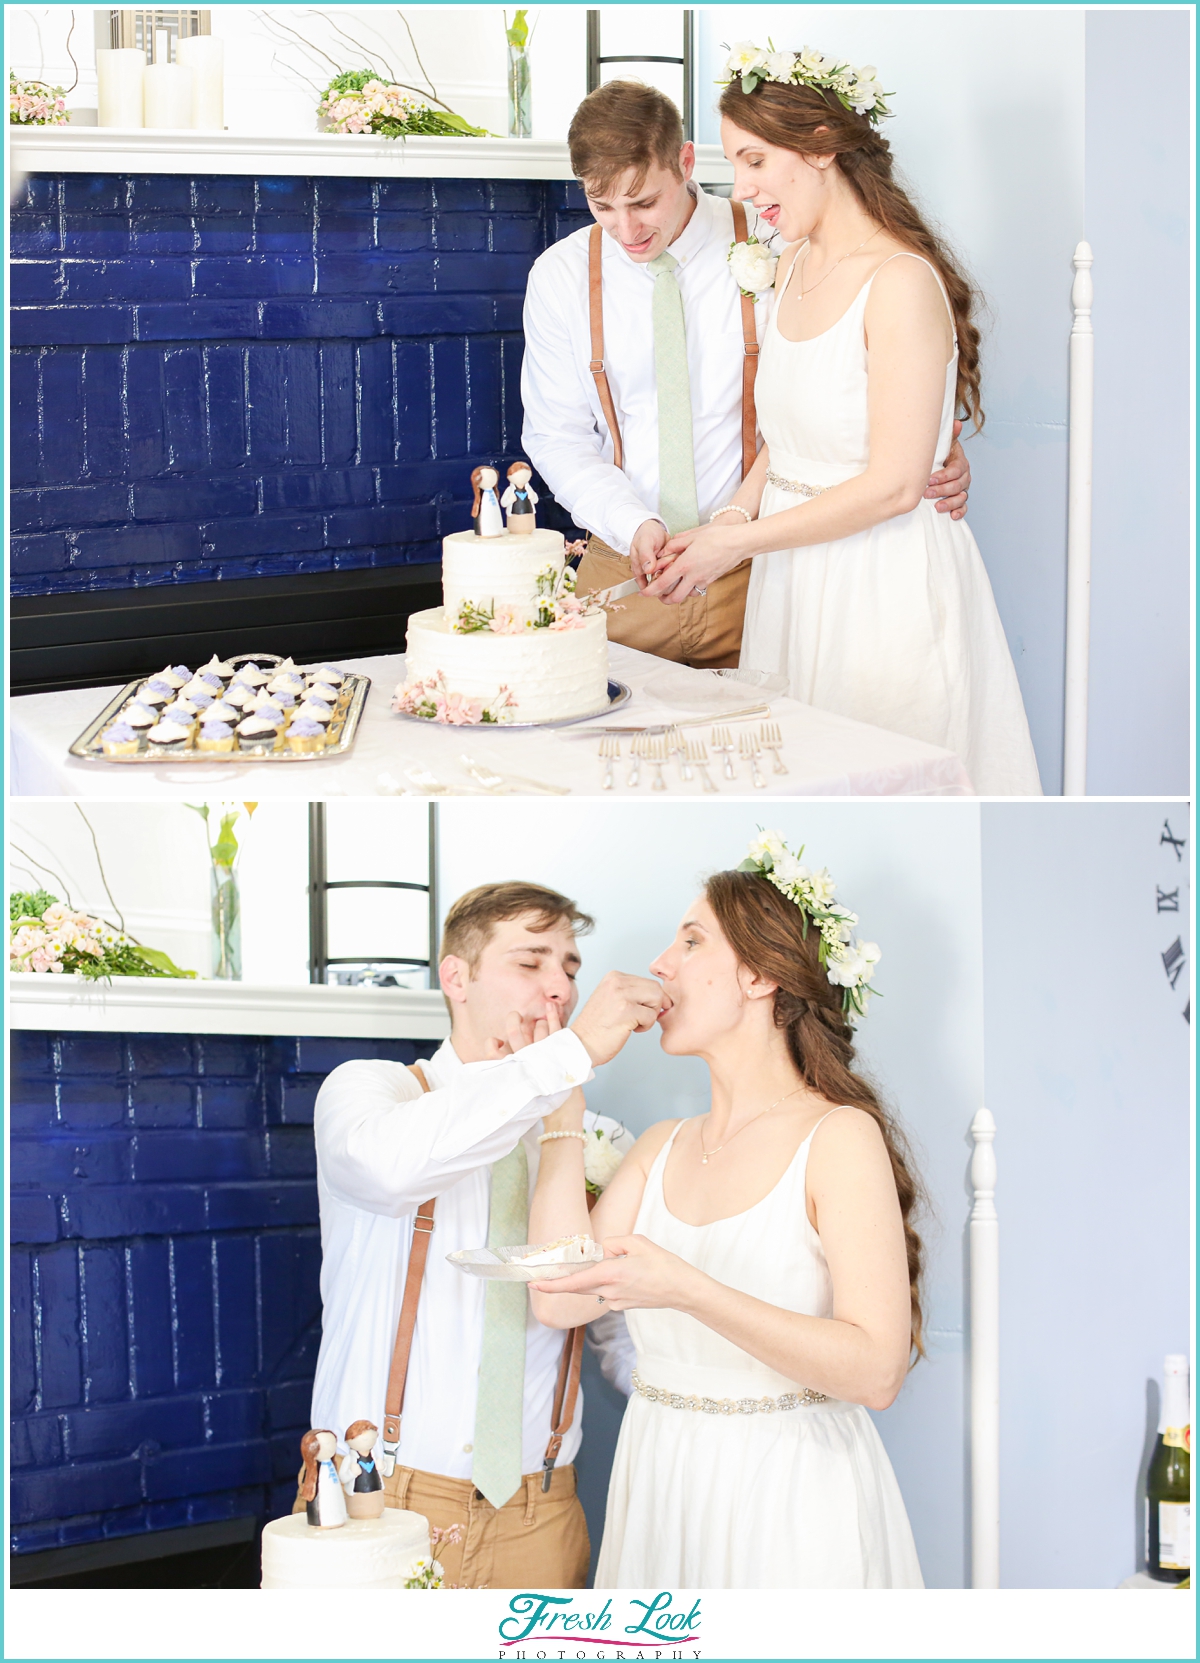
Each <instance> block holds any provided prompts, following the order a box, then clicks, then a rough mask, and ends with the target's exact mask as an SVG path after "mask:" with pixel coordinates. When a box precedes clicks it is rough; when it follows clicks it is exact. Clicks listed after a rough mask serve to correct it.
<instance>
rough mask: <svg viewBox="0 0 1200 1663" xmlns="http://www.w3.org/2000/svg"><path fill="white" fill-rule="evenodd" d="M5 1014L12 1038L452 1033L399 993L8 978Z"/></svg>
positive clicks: (441, 1018) (436, 1009)
mask: <svg viewBox="0 0 1200 1663" xmlns="http://www.w3.org/2000/svg"><path fill="white" fill-rule="evenodd" d="M8 1010H9V1017H8V1020H9V1025H10V1026H11V1027H13V1028H39V1029H43V1030H44V1029H51V1030H61V1031H63V1032H70V1033H78V1032H82V1033H139V1034H268V1035H271V1034H274V1035H279V1036H282V1037H288V1038H291V1037H299V1038H306V1039H307V1038H312V1039H437V1040H442V1039H445V1037H446V1035H447V1034H448V1033H449V1032H450V1019H449V1017H448V1016H447V1014H446V1006H445V1004H444V1002H443V1000H442V996H441V994H440V993H436V992H424V991H420V990H413V989H409V988H394V987H320V986H315V985H312V986H309V985H301V986H295V987H258V986H254V985H253V984H251V983H248V982H190V981H174V980H164V979H160V978H158V977H154V976H148V977H141V976H118V977H116V978H115V979H114V980H113V981H112V982H88V981H85V980H84V979H83V978H82V977H78V976H37V975H17V976H12V975H10V977H9V980H8Z"/></svg>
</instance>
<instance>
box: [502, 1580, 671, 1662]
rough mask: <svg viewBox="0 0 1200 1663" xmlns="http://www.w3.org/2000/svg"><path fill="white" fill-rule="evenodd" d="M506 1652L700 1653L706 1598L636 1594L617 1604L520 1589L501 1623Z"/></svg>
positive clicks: (524, 1655)
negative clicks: (702, 1601) (680, 1600)
mask: <svg viewBox="0 0 1200 1663" xmlns="http://www.w3.org/2000/svg"><path fill="white" fill-rule="evenodd" d="M499 1631H500V1651H499V1656H500V1657H501V1658H521V1659H528V1660H529V1663H533V1660H534V1659H542V1658H555V1659H562V1658H577V1657H604V1658H614V1659H628V1660H629V1663H636V1660H637V1659H639V1658H644V1659H647V1660H652V1659H663V1660H664V1663H684V1660H686V1663H692V1660H693V1659H695V1658H699V1657H700V1656H701V1655H702V1653H701V1650H700V1601H699V1600H698V1599H692V1600H691V1602H690V1604H689V1603H687V1602H686V1601H685V1602H684V1603H682V1604H676V1602H675V1600H674V1598H673V1597H672V1595H671V1594H669V1593H667V1592H666V1590H665V1589H664V1590H663V1592H662V1593H658V1594H653V1595H649V1596H647V1597H646V1598H644V1599H635V1598H630V1599H629V1600H627V1601H626V1602H624V1605H623V1606H618V1607H616V1608H615V1609H614V1606H613V1602H612V1599H611V1598H609V1599H606V1600H605V1601H604V1603H603V1604H602V1605H597V1604H596V1603H595V1601H594V1599H593V1600H592V1601H583V1600H580V1599H575V1598H573V1597H572V1596H571V1595H569V1594H528V1593H525V1594H514V1595H513V1597H512V1599H511V1600H509V1602H508V1615H507V1616H506V1617H502V1618H501V1620H500V1624H499Z"/></svg>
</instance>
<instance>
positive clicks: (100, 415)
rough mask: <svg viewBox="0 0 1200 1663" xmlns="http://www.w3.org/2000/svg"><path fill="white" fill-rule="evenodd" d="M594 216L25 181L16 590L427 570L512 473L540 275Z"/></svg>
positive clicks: (338, 184) (511, 197)
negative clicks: (481, 481)
mask: <svg viewBox="0 0 1200 1663" xmlns="http://www.w3.org/2000/svg"><path fill="white" fill-rule="evenodd" d="M588 218H589V216H588V215H587V212H586V209H585V208H584V204H583V199H582V194H581V192H580V190H579V187H578V186H577V185H575V184H565V183H564V184H555V183H542V182H536V183H523V182H520V181H505V180H501V181H495V182H488V181H484V180H441V179H438V180H421V179H399V180H398V179H387V180H369V179H299V178H284V179H251V178H234V177H230V178H188V177H181V176H175V175H158V176H154V177H151V178H140V177H131V176H125V175H121V176H108V175H105V176H99V177H90V176H86V175H82V174H65V175H49V174H35V175H32V176H30V177H29V178H28V179H27V180H26V181H25V183H24V185H23V186H22V188H21V192H20V195H19V196H18V198H17V199H16V201H15V202H14V204H13V212H12V221H11V233H12V240H11V264H10V267H9V270H10V281H11V297H12V307H13V310H12V332H11V340H12V348H13V358H12V381H11V387H12V392H11V398H12V404H11V409H12V420H11V435H12V446H11V469H10V486H11V489H12V533H13V536H12V580H13V592H14V593H15V594H19V595H30V594H45V593H48V592H53V591H72V590H84V589H122V588H130V587H140V586H142V585H147V584H169V583H195V582H201V581H205V580H211V579H216V578H223V577H239V578H242V577H255V576H279V575H286V574H290V573H297V572H313V571H331V570H338V569H345V568H349V567H362V566H396V565H404V564H408V563H410V562H419V561H432V560H436V559H437V558H438V557H439V554H440V546H439V542H440V539H441V538H442V537H443V536H444V535H445V534H446V533H448V532H451V531H458V530H462V529H463V528H464V527H465V526H466V524H467V508H468V505H469V503H470V486H469V476H470V472H471V469H472V468H473V467H475V466H476V464H477V463H479V462H483V461H491V462H497V461H500V462H507V461H509V460H511V459H512V458H513V457H514V456H516V455H517V454H519V449H520V432H521V402H520V384H519V383H520V363H521V349H522V340H521V302H522V297H523V294H524V289H525V279H526V276H527V274H528V271H529V268H530V266H531V265H532V263H533V261H534V260H535V259H536V258H537V256H538V254H540V253H541V252H542V250H543V249H544V248H547V247H548V246H549V245H550V243H552V242H554V241H556V240H557V239H558V238H559V237H562V236H565V235H566V234H567V233H568V232H570V231H572V230H574V229H575V228H576V227H577V226H578V225H580V224H583V223H585V222H586V221H587V220H588ZM563 524H564V528H565V527H566V525H567V524H569V522H565V521H564V522H563Z"/></svg>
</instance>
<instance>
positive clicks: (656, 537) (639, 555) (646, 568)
mask: <svg viewBox="0 0 1200 1663" xmlns="http://www.w3.org/2000/svg"><path fill="white" fill-rule="evenodd" d="M666 541H667V528H666V526H665V525H664V524H663V523H662V521H661V520H643V521H642V523H641V525H640V526H638V528H637V530H636V531H635V532H634V534H633V542H632V543H630V545H629V564H630V567H631V569H632V571H633V575H634V577H635V578H636V579H637V586H638V588H639V589H641V590H642V591H643V592H644V591H645V588H646V585H647V584H648V583H649V582H650V580H651V578H652V577H653V576H654V569H655V567H656V566H657V564H658V557H659V555H660V554H661V553H662V551H663V545H664V544H665V543H666Z"/></svg>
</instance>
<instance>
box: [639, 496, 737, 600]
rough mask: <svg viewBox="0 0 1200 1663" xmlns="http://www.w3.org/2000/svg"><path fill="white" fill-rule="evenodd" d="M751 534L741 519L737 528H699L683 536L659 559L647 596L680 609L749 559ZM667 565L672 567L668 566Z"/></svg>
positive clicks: (714, 526) (709, 526)
mask: <svg viewBox="0 0 1200 1663" xmlns="http://www.w3.org/2000/svg"><path fill="white" fill-rule="evenodd" d="M748 530H749V527H748V526H747V525H746V523H745V521H744V520H742V519H741V517H740V515H739V517H738V523H737V525H729V524H726V525H705V526H696V527H695V528H694V529H693V530H691V531H681V532H679V534H678V535H677V536H675V537H672V538H671V540H670V542H669V543H668V544H667V546H666V548H665V549H664V550H663V551H662V554H661V555H660V556H659V569H658V572H657V574H656V576H655V578H654V581H653V582H652V583H650V584H649V585H648V586H647V589H646V593H647V594H648V595H653V596H655V597H656V598H657V599H658V600H661V601H665V603H666V604H667V605H668V606H678V605H679V604H680V603H681V602H682V601H685V600H686V599H687V598H688V596H689V595H690V594H691V592H692V590H693V589H706V588H707V587H708V585H709V584H710V583H713V582H715V580H716V579H717V578H719V577H724V576H725V573H726V572H732V571H733V570H734V568H735V567H737V566H740V565H741V563H742V561H743V560H744V559H745V558H746V555H747V552H748V551H747V548H746V542H747V532H748ZM664 561H668V562H670V563H669V564H667V565H664V564H663V562H664Z"/></svg>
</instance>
